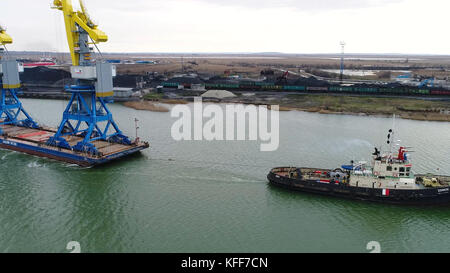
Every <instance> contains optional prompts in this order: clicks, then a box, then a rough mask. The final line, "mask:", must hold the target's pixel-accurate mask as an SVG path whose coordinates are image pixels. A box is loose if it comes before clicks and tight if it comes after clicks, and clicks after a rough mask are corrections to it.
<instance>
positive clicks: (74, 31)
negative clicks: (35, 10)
mask: <svg viewBox="0 0 450 273" xmlns="http://www.w3.org/2000/svg"><path fill="white" fill-rule="evenodd" d="M53 5H54V6H53V8H54V9H58V10H61V11H62V12H63V13H64V22H65V26H66V33H67V40H68V43H69V49H70V54H71V56H72V64H73V65H74V66H78V65H80V61H82V60H85V59H87V60H89V59H90V56H87V55H89V54H88V53H86V52H80V47H82V46H83V45H82V44H81V43H85V42H82V41H80V31H79V28H81V29H83V30H84V31H86V33H87V34H88V35H89V37H91V39H92V41H93V42H94V43H95V44H98V43H102V42H107V41H108V36H107V35H106V34H105V33H104V32H103V31H101V30H100V29H98V26H97V25H96V24H94V23H93V22H92V20H91V19H90V17H89V14H88V13H87V11H86V8H85V5H84V4H83V1H82V0H80V6H81V11H77V12H75V11H74V10H73V6H72V1H71V0H54V1H53ZM84 46H85V47H89V46H88V45H84ZM85 57H86V58H85Z"/></svg>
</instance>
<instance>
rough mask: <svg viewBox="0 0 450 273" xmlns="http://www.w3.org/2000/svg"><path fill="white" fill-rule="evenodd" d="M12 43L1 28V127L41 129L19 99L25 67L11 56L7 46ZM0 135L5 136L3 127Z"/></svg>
mask: <svg viewBox="0 0 450 273" xmlns="http://www.w3.org/2000/svg"><path fill="white" fill-rule="evenodd" d="M12 43H13V39H12V38H11V36H9V35H8V34H7V33H6V29H5V28H3V27H2V26H0V93H1V94H0V100H1V101H0V125H14V126H20V127H28V128H39V126H38V125H37V123H36V122H34V120H33V119H32V118H31V116H30V115H28V113H27V112H26V111H25V109H24V108H23V105H22V103H21V102H20V100H19V98H18V97H17V92H18V91H19V88H20V86H21V83H20V77H19V73H20V72H23V65H22V64H19V63H18V62H17V60H15V59H14V58H12V57H11V56H10V55H9V53H8V50H7V48H6V45H7V44H12ZM0 134H3V131H2V128H1V127H0Z"/></svg>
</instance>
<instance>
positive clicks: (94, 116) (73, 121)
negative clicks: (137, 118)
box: [47, 0, 132, 155]
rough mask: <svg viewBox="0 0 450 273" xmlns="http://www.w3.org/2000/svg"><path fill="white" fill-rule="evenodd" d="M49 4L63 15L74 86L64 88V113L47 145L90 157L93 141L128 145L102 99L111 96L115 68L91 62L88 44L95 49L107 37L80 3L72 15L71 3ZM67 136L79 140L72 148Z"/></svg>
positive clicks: (61, 0) (58, 0)
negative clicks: (66, 101)
mask: <svg viewBox="0 0 450 273" xmlns="http://www.w3.org/2000/svg"><path fill="white" fill-rule="evenodd" d="M53 4H54V7H53V8H54V9H58V10H61V11H62V12H63V14H64V22H65V27H66V35H67V41H68V44H69V49H70V54H71V58H72V67H71V68H70V71H71V74H72V78H74V79H76V80H77V84H76V85H72V86H68V87H66V91H67V92H70V93H72V98H71V99H70V101H69V104H68V105H67V108H66V110H65V111H64V114H63V120H62V121H61V124H60V126H59V129H58V132H57V133H56V134H55V135H54V136H53V137H51V138H50V139H49V140H48V142H47V144H48V145H51V146H56V147H61V148H65V149H72V150H74V151H78V152H88V153H90V154H94V155H95V154H98V150H97V148H96V147H95V145H94V142H95V141H99V140H102V141H108V142H112V143H118V144H126V145H131V144H132V143H131V141H130V139H129V138H128V137H127V136H125V135H123V134H122V132H121V131H120V129H119V127H118V126H117V124H116V123H115V122H114V119H113V116H112V113H111V112H110V111H109V109H108V107H107V105H106V104H107V100H106V98H109V97H112V96H113V95H114V92H113V77H114V76H115V75H116V69H115V67H114V66H113V65H111V64H110V63H108V62H106V61H102V60H96V62H94V61H93V60H92V53H93V48H92V47H91V45H94V46H95V47H97V44H99V43H103V42H107V41H108V36H107V35H106V34H105V33H104V32H103V31H101V30H100V29H98V25H96V24H95V23H94V22H93V21H92V20H91V18H90V16H89V14H88V12H87V10H86V8H85V5H84V3H83V1H82V0H80V7H81V11H76V12H75V11H74V10H73V7H72V1H71V0H54V2H53ZM67 136H69V137H71V136H75V137H77V138H78V139H80V138H81V139H82V140H81V141H79V142H78V143H76V145H73V146H72V145H71V144H69V142H68V141H67V138H65V137H67Z"/></svg>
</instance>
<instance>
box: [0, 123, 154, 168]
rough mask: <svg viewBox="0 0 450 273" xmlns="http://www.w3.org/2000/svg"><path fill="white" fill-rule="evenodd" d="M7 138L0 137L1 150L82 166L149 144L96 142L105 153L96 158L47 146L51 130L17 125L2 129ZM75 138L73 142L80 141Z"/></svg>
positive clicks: (89, 165) (116, 156)
mask: <svg viewBox="0 0 450 273" xmlns="http://www.w3.org/2000/svg"><path fill="white" fill-rule="evenodd" d="M1 128H2V130H3V131H4V135H3V136H0V148H1V149H6V150H12V151H16V152H20V153H25V154H29V155H33V156H38V157H43V158H49V159H53V160H57V161H62V162H65V163H70V164H76V165H79V166H82V167H91V166H96V165H101V164H105V163H108V162H111V161H114V160H118V159H121V158H124V157H126V156H129V155H132V154H135V153H138V152H140V151H142V150H144V149H147V148H149V144H148V143H139V144H134V145H121V144H114V143H108V142H106V141H98V142H96V143H95V144H96V146H97V147H98V148H99V149H100V150H102V151H103V152H105V154H104V155H102V156H93V155H89V154H86V153H80V152H76V151H72V150H68V149H62V148H55V147H51V146H47V145H46V144H45V143H46V141H47V139H48V138H49V137H50V136H52V135H53V134H54V131H53V130H52V129H30V128H24V127H17V126H4V125H3V126H1ZM80 139H81V138H78V137H75V138H74V139H72V141H79V140H80Z"/></svg>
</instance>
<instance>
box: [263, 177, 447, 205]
mask: <svg viewBox="0 0 450 273" xmlns="http://www.w3.org/2000/svg"><path fill="white" fill-rule="evenodd" d="M267 178H268V180H269V182H270V183H271V184H272V185H274V186H277V187H281V188H285V189H288V190H294V191H298V192H305V193H310V194H319V195H323V196H331V197H338V198H344V199H350V200H360V201H371V202H376V203H384V204H393V205H450V187H442V188H431V189H424V190H395V189H390V190H389V194H388V195H383V190H382V189H372V188H356V187H351V186H349V185H344V184H331V183H318V182H317V181H306V180H299V179H291V178H288V177H282V176H278V175H276V174H274V173H270V174H269V175H268V177H267Z"/></svg>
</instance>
